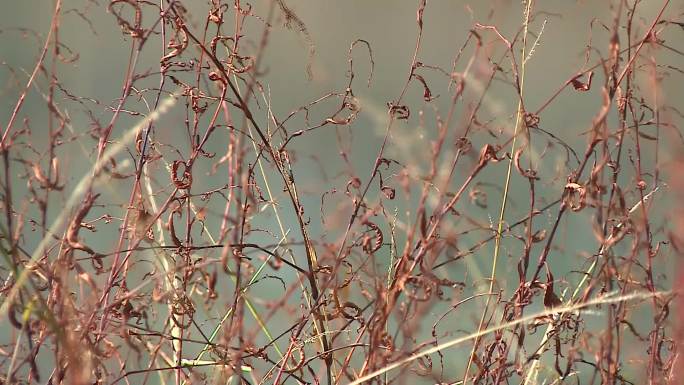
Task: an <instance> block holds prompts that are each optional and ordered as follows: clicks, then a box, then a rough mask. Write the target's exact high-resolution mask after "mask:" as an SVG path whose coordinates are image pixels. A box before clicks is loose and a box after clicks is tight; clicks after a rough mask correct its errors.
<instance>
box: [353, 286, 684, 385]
mask: <svg viewBox="0 0 684 385" xmlns="http://www.w3.org/2000/svg"><path fill="white" fill-rule="evenodd" d="M612 294H613V293H608V294H607V295H604V296H601V297H597V298H594V299H593V300H590V301H587V302H583V303H576V304H571V305H566V306H562V307H556V308H552V309H547V310H544V311H540V312H538V313H534V314H530V315H528V316H525V317H521V318H518V319H516V320H513V321H509V322H504V323H502V324H499V325H496V326H491V327H488V328H486V329H483V330H480V331H477V332H475V333H472V334H469V335H467V336H465V337H460V338H455V339H453V340H450V341H447V342H444V343H441V344H439V345H437V346H433V347H431V348H428V349H425V350H422V351H420V352H418V353H415V354H412V355H411V356H409V357H406V358H404V359H401V360H399V361H395V362H393V363H391V364H389V365H387V366H385V367H384V368H381V369H378V370H376V371H374V372H372V373H369V374H367V375H365V376H363V377H360V378H357V379H356V380H354V381H352V382H350V383H348V384H347V385H358V384H361V383H363V382H365V381H368V380H370V379H372V378H375V377H377V376H379V375H381V374H384V373H387V372H388V371H390V370H392V369H396V368H398V367H401V366H404V365H406V364H408V363H411V362H413V361H415V360H417V359H418V358H421V357H425V356H427V355H430V354H434V353H437V352H439V351H442V350H445V349H448V348H451V347H453V346H456V345H459V344H461V343H463V342H466V341H469V340H472V339H475V338H480V337H482V336H484V335H487V334H490V333H493V332H496V331H499V330H506V329H509V328H512V327H514V326H518V325H523V324H527V323H529V322H530V321H534V320H535V319H537V318H541V317H548V316H553V315H557V314H565V313H572V312H576V311H579V310H581V309H583V308H585V307H590V306H597V305H606V304H611V303H619V302H626V301H634V300H647V299H651V298H653V297H662V296H667V295H672V294H674V293H673V292H672V291H669V290H668V291H658V292H646V291H642V292H634V293H631V294H625V295H621V296H616V295H612Z"/></svg>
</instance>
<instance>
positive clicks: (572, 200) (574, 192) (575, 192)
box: [563, 182, 587, 211]
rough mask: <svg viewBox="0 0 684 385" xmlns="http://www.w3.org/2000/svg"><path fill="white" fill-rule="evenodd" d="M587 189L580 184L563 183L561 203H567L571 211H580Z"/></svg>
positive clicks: (583, 204)
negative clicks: (563, 189)
mask: <svg viewBox="0 0 684 385" xmlns="http://www.w3.org/2000/svg"><path fill="white" fill-rule="evenodd" d="M586 195H587V190H586V189H585V188H584V187H583V186H582V185H580V184H578V183H574V182H570V183H568V184H566V185H565V191H564V192H563V204H564V205H569V206H570V209H571V210H572V211H580V210H582V209H583V208H584V206H585V205H586Z"/></svg>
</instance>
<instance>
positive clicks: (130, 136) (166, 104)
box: [0, 90, 182, 320]
mask: <svg viewBox="0 0 684 385" xmlns="http://www.w3.org/2000/svg"><path fill="white" fill-rule="evenodd" d="M181 91H182V90H176V91H175V92H174V93H173V94H172V95H171V96H169V97H167V98H166V99H164V100H163V101H162V102H161V103H160V104H159V107H157V109H155V110H153V111H152V112H150V113H149V114H148V115H147V116H146V117H145V118H143V119H141V120H140V122H138V124H136V125H135V126H133V127H131V128H129V129H128V130H127V131H126V132H125V133H124V135H123V136H122V137H121V138H120V139H119V140H118V141H116V142H113V143H112V144H111V145H109V146H107V150H106V151H105V152H104V154H103V155H102V156H101V157H100V158H99V159H98V160H97V161H96V162H95V163H94V164H93V165H92V166H91V167H90V169H89V171H88V172H86V173H85V175H84V176H83V177H81V180H80V181H79V182H78V184H77V185H76V187H75V188H74V190H73V191H72V192H71V195H70V196H69V199H67V201H66V203H65V205H64V209H62V211H61V212H60V213H59V215H58V216H57V218H55V220H54V221H53V222H52V225H50V227H49V229H48V231H47V234H57V233H58V232H59V229H60V228H61V227H62V225H64V223H65V222H66V220H67V216H68V214H69V213H70V212H71V210H73V209H74V208H75V207H76V205H77V203H80V202H81V200H82V197H83V194H85V193H86V191H87V190H88V188H89V186H91V185H92V183H93V181H94V179H95V178H96V177H97V175H99V174H100V171H101V170H102V167H103V166H104V165H106V164H107V163H109V161H110V160H111V159H112V158H114V156H116V155H117V154H118V153H120V152H121V151H123V150H124V149H125V148H126V146H127V145H128V144H130V143H132V142H133V140H134V139H135V137H136V136H137V135H138V133H139V132H140V131H141V130H142V129H143V128H144V127H145V126H147V125H148V124H149V123H150V122H154V121H156V120H157V119H159V117H160V116H162V115H163V114H164V113H166V112H167V111H168V110H169V108H171V107H172V106H173V105H174V104H175V103H176V100H177V97H178V96H179V95H180V94H181ZM51 240H52V236H51V235H47V236H45V237H44V238H43V239H41V241H40V243H39V244H38V246H37V247H36V249H35V250H34V251H33V253H32V254H31V258H30V259H29V260H28V261H27V262H26V264H27V265H30V264H33V263H35V261H36V260H38V259H39V258H41V257H42V256H43V254H44V253H45V251H46V249H47V245H48V242H50V241H51ZM28 274H29V271H28V269H24V270H22V271H21V274H19V276H18V277H17V280H16V282H15V284H14V286H12V289H11V290H10V291H9V293H7V297H6V298H5V300H4V301H3V303H2V306H0V320H2V318H4V317H5V316H6V315H7V312H8V310H9V307H10V306H11V304H12V302H13V301H14V298H15V297H16V296H17V293H18V292H19V290H21V288H22V287H23V286H24V284H25V283H26V280H27V279H28Z"/></svg>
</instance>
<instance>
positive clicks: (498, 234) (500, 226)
mask: <svg viewBox="0 0 684 385" xmlns="http://www.w3.org/2000/svg"><path fill="white" fill-rule="evenodd" d="M532 2H533V0H528V1H527V3H526V5H525V11H524V21H523V23H524V28H523V37H522V39H523V43H522V52H521V55H520V57H521V58H523V60H522V61H521V63H520V98H519V100H518V111H517V113H516V118H515V131H514V133H513V142H512V143H511V155H512V154H514V153H515V149H516V144H517V139H518V133H519V132H520V126H521V125H522V121H523V113H524V111H523V104H522V102H523V97H524V90H525V64H526V61H525V59H524V58H525V57H526V54H525V49H526V47H527V34H528V27H529V21H530V12H531V10H532ZM511 54H512V52H511ZM512 170H513V156H511V157H510V158H509V159H508V170H507V172H506V183H505V185H504V191H503V197H502V198H501V211H500V212H499V221H498V225H497V230H496V237H495V238H494V256H493V260H492V270H491V275H490V278H489V289H488V291H487V294H488V295H487V300H486V302H485V306H484V309H483V310H482V316H481V317H480V322H479V324H478V326H477V330H478V331H479V330H482V328H483V327H484V325H485V322H486V319H487V313H488V312H489V307H490V304H491V301H492V293H493V292H494V282H495V280H496V268H497V265H498V261H499V250H500V249H501V236H502V232H503V225H504V218H505V213H506V203H507V202H508V192H509V187H510V182H511V174H512ZM479 342H480V337H479V336H478V337H476V338H475V341H474V342H473V347H472V349H471V351H470V355H469V357H468V363H467V364H466V369H465V371H464V373H463V384H464V385H465V384H466V383H467V382H468V373H469V372H470V367H471V365H472V363H473V359H474V357H475V350H477V346H478V345H479Z"/></svg>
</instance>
